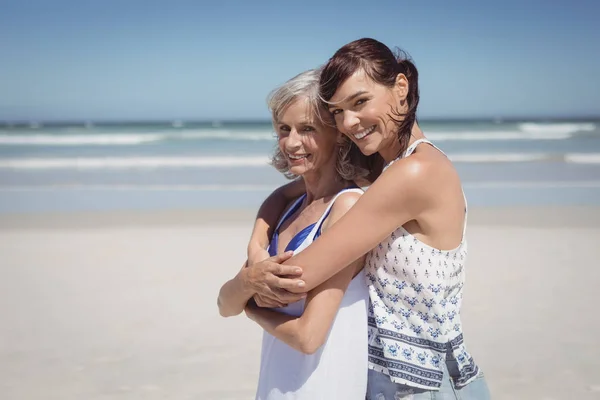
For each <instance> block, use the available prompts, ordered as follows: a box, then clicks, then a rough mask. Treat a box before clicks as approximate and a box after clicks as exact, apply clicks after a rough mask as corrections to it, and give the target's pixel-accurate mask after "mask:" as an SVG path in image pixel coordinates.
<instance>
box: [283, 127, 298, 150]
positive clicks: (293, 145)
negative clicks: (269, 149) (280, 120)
mask: <svg viewBox="0 0 600 400" xmlns="http://www.w3.org/2000/svg"><path fill="white" fill-rule="evenodd" d="M300 146H302V143H301V141H300V135H299V134H298V132H297V131H296V129H292V130H291V131H290V134H289V135H288V137H287V138H286V141H285V149H286V151H287V152H289V153H294V152H295V151H297V150H298V149H299V148H300Z"/></svg>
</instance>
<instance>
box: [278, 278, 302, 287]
mask: <svg viewBox="0 0 600 400" xmlns="http://www.w3.org/2000/svg"><path fill="white" fill-rule="evenodd" d="M274 281H275V282H274V283H275V286H277V287H278V288H280V289H286V290H298V289H302V288H303V287H305V286H306V283H304V281H303V280H302V279H294V278H281V277H277V278H275V279H274Z"/></svg>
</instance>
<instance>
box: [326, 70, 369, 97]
mask: <svg viewBox="0 0 600 400" xmlns="http://www.w3.org/2000/svg"><path fill="white" fill-rule="evenodd" d="M376 86H380V85H377V83H375V82H373V80H372V79H371V78H369V76H368V75H367V74H366V73H365V71H364V70H363V69H359V70H358V71H356V72H355V73H354V74H352V75H350V77H349V78H348V79H346V80H345V81H344V82H343V83H342V84H341V85H340V86H339V87H338V88H337V90H336V91H335V93H334V95H333V97H331V99H330V100H329V102H328V103H330V105H335V104H336V103H343V102H344V101H346V100H348V98H349V97H350V96H352V95H354V94H356V93H358V92H361V91H364V92H371V91H373V90H374V89H375V88H376Z"/></svg>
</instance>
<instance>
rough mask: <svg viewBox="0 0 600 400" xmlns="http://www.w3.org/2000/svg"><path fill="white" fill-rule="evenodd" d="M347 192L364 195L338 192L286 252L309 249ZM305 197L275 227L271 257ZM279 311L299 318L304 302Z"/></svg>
mask: <svg viewBox="0 0 600 400" xmlns="http://www.w3.org/2000/svg"><path fill="white" fill-rule="evenodd" d="M346 192H356V193H360V194H362V193H364V191H363V190H362V189H359V188H355V187H352V188H346V189H343V190H341V191H340V192H338V193H337V194H336V195H335V196H334V197H333V199H332V200H331V201H330V202H329V204H328V205H327V208H326V209H325V212H324V213H323V215H321V217H320V218H319V220H318V221H317V222H315V223H314V224H310V225H308V226H307V227H306V228H304V229H302V230H301V231H300V232H298V233H297V234H296V235H294V237H293V238H292V239H291V240H290V242H289V243H288V245H287V246H286V248H285V251H289V250H293V251H294V254H298V253H299V252H301V251H302V250H304V249H305V248H307V247H308V246H309V245H310V244H311V243H312V242H314V241H315V239H316V238H318V237H319V236H320V235H321V228H322V226H323V222H324V221H325V219H327V217H328V216H329V213H330V212H331V208H332V207H333V203H335V201H336V200H337V198H338V197H339V196H340V195H341V194H342V193H346ZM305 197H306V194H304V195H302V196H301V197H300V198H298V199H297V200H296V201H295V202H294V203H293V204H292V206H291V207H290V208H289V209H288V210H287V211H286V212H285V213H284V214H283V216H282V217H281V219H280V220H279V223H278V224H277V226H276V227H275V231H274V232H273V236H272V237H271V243H270V244H269V249H268V251H269V255H271V256H274V255H275V254H277V244H278V242H279V228H280V227H281V225H282V224H283V223H284V222H285V221H286V220H287V219H288V218H289V217H290V216H291V215H293V214H294V213H295V212H296V211H297V210H298V209H299V208H300V206H301V205H302V201H303V200H304V198H305ZM277 311H279V312H282V313H285V314H288V315H294V316H299V315H301V314H302V312H303V311H304V300H300V301H297V302H295V303H291V304H289V305H287V306H285V307H282V308H277Z"/></svg>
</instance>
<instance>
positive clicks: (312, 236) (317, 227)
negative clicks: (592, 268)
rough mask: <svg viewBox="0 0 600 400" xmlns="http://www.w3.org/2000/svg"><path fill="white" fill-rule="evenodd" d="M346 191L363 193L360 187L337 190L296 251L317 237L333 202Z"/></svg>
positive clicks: (302, 248)
mask: <svg viewBox="0 0 600 400" xmlns="http://www.w3.org/2000/svg"><path fill="white" fill-rule="evenodd" d="M347 192H354V193H360V194H363V193H364V192H365V191H364V190H362V189H360V188H347V189H344V190H341V191H340V192H338V193H337V194H336V195H335V196H334V197H333V199H332V200H331V201H330V202H329V204H328V205H327V208H326V209H325V212H323V215H321V218H319V220H318V221H317V222H316V223H315V225H314V226H313V228H312V229H311V231H310V233H309V234H308V236H307V237H306V240H304V242H302V244H301V245H300V246H298V248H297V249H296V250H295V253H296V252H300V251H302V250H304V249H305V248H306V247H308V246H309V245H310V244H311V243H312V242H313V241H314V240H315V239H316V238H317V237H319V235H320V233H321V227H322V225H323V222H325V220H326V219H327V217H328V216H329V213H330V212H331V208H332V207H333V204H334V203H335V201H336V200H337V198H338V197H339V196H341V195H342V194H343V193H347Z"/></svg>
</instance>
